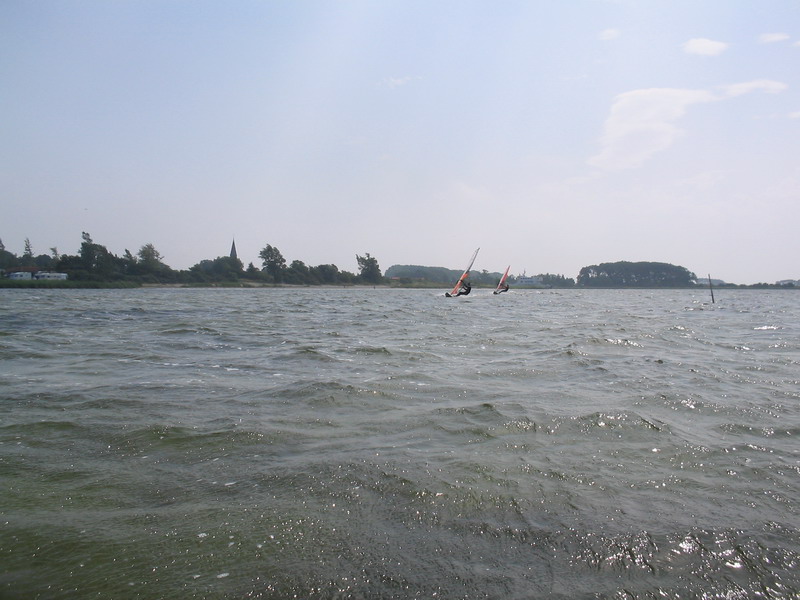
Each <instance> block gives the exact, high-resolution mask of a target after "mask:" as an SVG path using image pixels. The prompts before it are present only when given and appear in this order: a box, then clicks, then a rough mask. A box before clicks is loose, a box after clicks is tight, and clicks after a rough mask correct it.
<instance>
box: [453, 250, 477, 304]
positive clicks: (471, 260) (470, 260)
mask: <svg viewBox="0 0 800 600" xmlns="http://www.w3.org/2000/svg"><path fill="white" fill-rule="evenodd" d="M478 250H480V248H478V249H477V250H475V252H473V253H472V258H470V259H469V264H468V265H467V268H466V269H464V273H463V275H461V277H460V278H459V280H458V283H456V285H455V286H454V287H453V289H452V290H450V291H449V292H448V293H447V294H445V296H447V297H448V298H449V297H452V296H455V295H456V294H458V290H459V289H460V288H461V285H462V284H463V283H464V280H465V279H466V278H467V277H469V270H470V269H471V268H472V265H473V264H474V263H475V258H476V257H477V256H478Z"/></svg>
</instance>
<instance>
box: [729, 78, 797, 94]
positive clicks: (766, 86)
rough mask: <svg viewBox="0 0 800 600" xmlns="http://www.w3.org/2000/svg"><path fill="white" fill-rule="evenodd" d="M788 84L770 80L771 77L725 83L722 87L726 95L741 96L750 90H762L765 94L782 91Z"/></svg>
mask: <svg viewBox="0 0 800 600" xmlns="http://www.w3.org/2000/svg"><path fill="white" fill-rule="evenodd" d="M787 87H788V86H787V85H786V84H785V83H782V82H780V81H772V80H771V79H756V80H754V81H746V82H744V83H734V84H733V85H726V86H724V87H723V88H722V90H723V92H724V93H725V95H726V96H731V97H733V96H742V95H743V94H749V93H750V92H758V91H761V92H764V93H766V94H779V93H780V92H782V91H784V90H785V89H786V88H787Z"/></svg>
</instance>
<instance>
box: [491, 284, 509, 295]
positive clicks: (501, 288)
mask: <svg viewBox="0 0 800 600" xmlns="http://www.w3.org/2000/svg"><path fill="white" fill-rule="evenodd" d="M507 291H508V284H507V283H503V284H501V285H500V286H498V288H497V289H496V290H495V291H494V292H492V293H493V294H502V293H503V292H507Z"/></svg>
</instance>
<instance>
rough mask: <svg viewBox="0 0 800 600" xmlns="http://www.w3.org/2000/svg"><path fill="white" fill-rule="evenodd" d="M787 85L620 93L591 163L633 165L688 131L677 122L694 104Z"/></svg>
mask: <svg viewBox="0 0 800 600" xmlns="http://www.w3.org/2000/svg"><path fill="white" fill-rule="evenodd" d="M786 87H787V86H786V85H785V84H783V83H781V82H778V81H771V80H766V79H760V80H756V81H751V82H745V83H738V84H735V85H729V86H725V87H724V88H722V89H723V93H722V94H715V93H713V92H711V91H708V90H686V89H675V88H650V89H642V90H633V91H630V92H625V93H624V94H620V95H619V96H617V97H616V98H615V100H614V104H613V105H612V106H611V114H610V115H609V117H608V119H606V122H605V127H604V131H603V137H602V138H601V143H602V150H601V151H600V153H599V154H597V155H596V156H593V157H591V158H590V159H589V161H588V162H589V164H590V165H591V166H593V167H599V168H601V169H607V170H622V169H633V168H636V167H639V166H641V165H642V164H643V163H644V162H645V161H647V160H648V159H649V158H650V157H652V156H653V155H654V154H656V153H657V152H660V151H662V150H666V149H667V148H669V147H670V146H671V145H672V144H673V143H674V142H675V140H677V139H678V138H679V137H680V136H681V135H682V134H683V133H684V132H683V130H681V129H680V128H679V127H678V126H677V125H676V124H675V123H676V122H677V121H678V120H679V119H680V118H681V117H683V116H684V115H685V114H686V111H687V109H688V108H689V107H690V106H692V105H694V104H702V103H708V102H718V101H721V100H725V99H727V98H732V97H735V96H741V95H742V94H747V93H750V92H754V91H763V92H766V93H778V92H781V91H783V90H784V89H786Z"/></svg>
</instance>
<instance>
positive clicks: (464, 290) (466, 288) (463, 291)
mask: <svg viewBox="0 0 800 600" xmlns="http://www.w3.org/2000/svg"><path fill="white" fill-rule="evenodd" d="M471 291H472V286H471V285H470V283H469V281H462V282H461V288H460V289H459V290H458V293H457V294H456V296H466V295H467V294H469V293H470V292H471Z"/></svg>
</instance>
